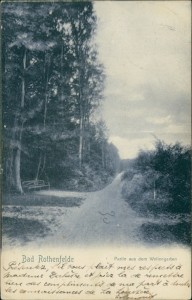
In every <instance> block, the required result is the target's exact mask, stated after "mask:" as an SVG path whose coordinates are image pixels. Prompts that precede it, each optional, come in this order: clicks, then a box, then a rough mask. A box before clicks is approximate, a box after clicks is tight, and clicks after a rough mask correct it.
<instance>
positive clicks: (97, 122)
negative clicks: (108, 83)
mask: <svg viewBox="0 0 192 300" xmlns="http://www.w3.org/2000/svg"><path fill="white" fill-rule="evenodd" d="M96 28H97V19H96V15H95V13H94V8H93V3H92V2H66V3H54V2H49V3H32V2H31V3H27V2H26V3H19V2H18V3H3V4H2V75H3V124H4V131H3V136H4V188H5V189H6V190H7V191H16V192H19V193H22V192H23V188H22V181H23V180H32V179H44V180H47V181H49V182H50V184H51V186H52V187H59V188H70V189H90V190H91V189H96V188H99V187H101V186H103V185H104V184H106V183H107V182H108V181H109V180H110V178H111V177H112V176H114V174H115V172H116V170H117V167H118V163H119V156H118V152H117V149H116V148H115V146H113V145H112V144H109V143H108V141H107V134H106V128H105V124H104V122H103V121H102V119H101V118H98V117H97V118H96V112H97V111H98V110H99V107H100V105H101V102H102V100H103V89H104V82H105V74H104V68H103V65H102V64H101V63H100V62H99V60H98V52H97V46H96V45H95V42H94V36H95V34H96ZM97 115H98V114H97Z"/></svg>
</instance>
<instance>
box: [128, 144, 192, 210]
mask: <svg viewBox="0 0 192 300" xmlns="http://www.w3.org/2000/svg"><path fill="white" fill-rule="evenodd" d="M190 154H191V153H190V148H189V147H187V146H182V145H181V144H180V143H175V144H166V143H165V142H163V141H161V140H157V141H156V145H155V149H154V150H152V151H143V150H142V151H140V153H139V155H138V157H137V158H136V159H135V160H134V162H132V168H129V170H127V171H126V172H125V173H124V176H123V180H124V186H123V194H124V196H125V197H126V198H127V199H128V200H129V201H132V205H133V206H134V207H135V208H136V209H138V210H141V211H142V210H146V211H147V210H149V211H153V212H158V211H160V212H173V213H186V212H190V192H191V188H190V184H191V181H190V178H191V164H190V159H191V156H190Z"/></svg>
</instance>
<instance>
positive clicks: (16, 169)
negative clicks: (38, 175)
mask: <svg viewBox="0 0 192 300" xmlns="http://www.w3.org/2000/svg"><path fill="white" fill-rule="evenodd" d="M14 152H15V154H14V178H15V182H14V184H15V191H16V192H17V193H20V194H22V193H23V189H22V185H21V177H20V166H21V150H20V148H17V149H15V151H14Z"/></svg>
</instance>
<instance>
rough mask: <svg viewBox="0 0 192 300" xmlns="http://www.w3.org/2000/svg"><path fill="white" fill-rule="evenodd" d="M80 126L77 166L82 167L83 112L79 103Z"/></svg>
mask: <svg viewBox="0 0 192 300" xmlns="http://www.w3.org/2000/svg"><path fill="white" fill-rule="evenodd" d="M80 106H81V108H80V128H79V168H80V169H81V167H82V160H83V112H82V105H81V104H80Z"/></svg>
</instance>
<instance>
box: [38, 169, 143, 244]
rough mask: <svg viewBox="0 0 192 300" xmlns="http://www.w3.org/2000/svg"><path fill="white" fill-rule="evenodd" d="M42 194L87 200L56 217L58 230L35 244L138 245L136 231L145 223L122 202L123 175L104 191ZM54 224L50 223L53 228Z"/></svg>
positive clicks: (44, 192)
mask: <svg viewBox="0 0 192 300" xmlns="http://www.w3.org/2000/svg"><path fill="white" fill-rule="evenodd" d="M39 194H41V195H42V194H43V195H52V196H58V197H66V196H71V197H72V196H73V197H74V196H75V197H82V198H84V202H83V204H82V205H81V206H80V207H77V208H67V209H65V213H64V215H62V214H60V216H59V217H58V216H56V218H57V220H53V219H52V221H53V224H56V228H55V230H52V234H51V235H49V234H48V235H47V236H46V237H45V238H44V239H43V240H39V241H38V240H36V241H35V242H36V243H38V242H39V243H40V245H41V244H42V243H43V244H50V245H53V243H54V244H57V245H59V244H62V245H79V246H81V245H90V244H91V245H103V244H111V245H115V244H118V245H124V244H135V243H137V242H139V239H138V235H137V229H138V227H139V226H140V225H141V224H142V223H143V222H144V220H143V218H140V217H138V216H137V214H136V213H135V212H134V211H133V210H132V209H131V208H130V207H129V205H128V204H127V203H126V202H125V200H124V199H122V197H121V174H119V175H117V177H116V178H115V179H114V181H113V182H112V183H111V184H110V185H108V186H107V187H106V188H105V189H103V190H101V191H96V192H89V193H79V192H65V191H51V190H50V191H41V192H39ZM50 209H51V208H50ZM53 224H52V223H51V222H49V226H50V227H51V226H52V225H53ZM53 231H54V233H53Z"/></svg>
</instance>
